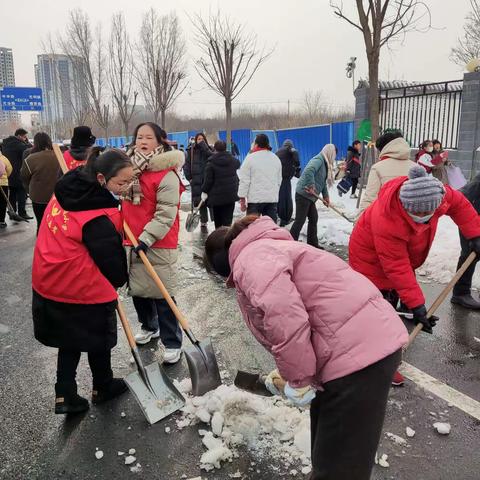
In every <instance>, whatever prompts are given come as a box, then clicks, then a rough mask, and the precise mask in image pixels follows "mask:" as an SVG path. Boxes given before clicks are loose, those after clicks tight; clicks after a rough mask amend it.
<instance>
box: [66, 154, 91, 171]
mask: <svg viewBox="0 0 480 480" xmlns="http://www.w3.org/2000/svg"><path fill="white" fill-rule="evenodd" d="M63 158H64V159H65V163H66V164H67V168H68V170H73V169H74V168H77V167H81V166H82V165H85V164H86V163H87V160H76V159H75V158H73V156H72V154H71V153H70V152H69V151H68V150H65V152H63Z"/></svg>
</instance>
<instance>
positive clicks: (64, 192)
mask: <svg viewBox="0 0 480 480" xmlns="http://www.w3.org/2000/svg"><path fill="white" fill-rule="evenodd" d="M55 196H56V197H57V200H58V202H59V203H60V205H61V207H62V208H63V209H65V210H67V211H71V212H80V211H83V210H98V209H100V208H116V207H118V205H119V202H118V200H116V199H115V198H114V197H113V195H112V194H111V193H110V192H109V190H107V189H106V188H104V187H102V186H101V185H100V184H99V183H98V182H97V181H92V180H90V179H89V178H88V177H87V175H86V174H85V172H84V167H79V168H76V169H75V170H71V171H70V172H68V173H66V174H65V175H64V176H63V177H62V178H61V179H60V180H59V181H58V182H57V184H56V186H55Z"/></svg>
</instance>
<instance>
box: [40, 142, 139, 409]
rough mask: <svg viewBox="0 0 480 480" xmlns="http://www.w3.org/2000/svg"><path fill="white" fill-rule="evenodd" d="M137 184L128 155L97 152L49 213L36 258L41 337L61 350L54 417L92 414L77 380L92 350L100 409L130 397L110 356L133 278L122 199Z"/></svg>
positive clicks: (63, 185) (65, 180) (59, 189)
mask: <svg viewBox="0 0 480 480" xmlns="http://www.w3.org/2000/svg"><path fill="white" fill-rule="evenodd" d="M132 178H133V169H132V166H131V163H130V159H129V158H128V157H127V156H126V155H125V153H123V152H121V151H120V150H109V151H108V152H106V153H103V154H102V155H99V149H93V150H92V152H91V153H90V155H89V157H88V160H87V164H86V166H85V167H80V168H77V169H75V170H72V171H70V172H68V173H67V174H66V175H64V176H63V177H62V178H61V179H60V180H59V181H58V183H57V185H56V187H55V194H54V196H53V197H52V199H51V200H50V202H49V204H48V205H47V208H46V210H45V216H44V221H43V222H42V223H41V226H40V230H39V233H38V238H37V243H36V245H35V251H34V255H33V267H32V287H33V301H32V313H33V323H34V333H35V338H36V339H37V340H38V341H40V342H41V343H43V344H44V345H46V346H49V347H56V348H58V349H59V350H58V366H57V383H56V384H55V393H56V400H55V413H59V414H62V413H78V412H83V411H85V410H87V409H88V401H87V400H86V399H85V398H82V397H81V396H79V395H78V394H77V384H76V382H75V376H76V370H77V366H78V362H79V360H80V355H81V352H88V362H89V364H90V369H91V371H92V376H93V392H92V401H93V403H96V404H98V403H102V402H104V401H106V400H109V399H111V398H114V397H116V396H117V395H120V394H121V393H123V392H124V391H126V385H125V382H124V381H123V380H122V379H119V378H113V373H112V368H111V358H110V356H111V349H112V348H113V347H114V346H115V345H116V343H117V319H116V314H115V307H116V304H117V292H116V289H117V288H119V287H121V286H122V285H124V284H125V283H126V281H127V279H128V272H127V262H126V258H125V251H124V249H123V245H122V237H121V235H120V233H119V232H121V230H122V219H121V214H120V211H119V209H118V206H119V202H118V200H117V198H116V196H117V195H119V194H120V193H121V192H122V191H123V190H125V189H126V188H127V187H128V186H129V184H130V183H131V181H132Z"/></svg>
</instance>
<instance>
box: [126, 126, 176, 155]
mask: <svg viewBox="0 0 480 480" xmlns="http://www.w3.org/2000/svg"><path fill="white" fill-rule="evenodd" d="M145 125H147V126H149V127H150V128H151V129H152V130H153V134H154V135H155V138H156V139H157V142H158V143H159V144H160V145H163V149H164V150H165V151H166V152H168V151H169V150H171V149H172V147H171V146H170V144H169V143H168V142H167V132H166V131H165V130H164V129H163V128H162V127H161V126H160V125H157V124H156V123H153V122H143V123H139V124H138V125H137V126H136V128H135V130H134V132H133V140H132V146H135V141H136V140H137V135H138V131H139V130H140V129H141V128H142V127H144V126H145Z"/></svg>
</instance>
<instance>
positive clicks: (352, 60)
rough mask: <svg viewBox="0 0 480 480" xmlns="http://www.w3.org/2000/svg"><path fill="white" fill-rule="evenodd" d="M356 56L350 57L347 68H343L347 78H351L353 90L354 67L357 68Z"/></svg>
mask: <svg viewBox="0 0 480 480" xmlns="http://www.w3.org/2000/svg"><path fill="white" fill-rule="evenodd" d="M356 61H357V57H350V61H349V62H348V63H347V68H346V69H345V70H346V72H347V78H351V79H352V85H353V91H355V68H357V64H356V63H355V62H356Z"/></svg>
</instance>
